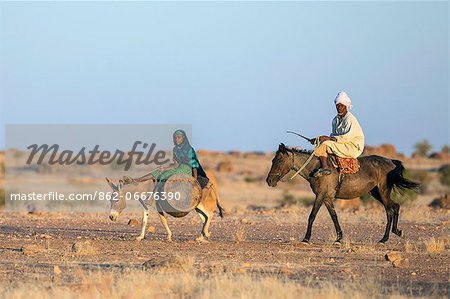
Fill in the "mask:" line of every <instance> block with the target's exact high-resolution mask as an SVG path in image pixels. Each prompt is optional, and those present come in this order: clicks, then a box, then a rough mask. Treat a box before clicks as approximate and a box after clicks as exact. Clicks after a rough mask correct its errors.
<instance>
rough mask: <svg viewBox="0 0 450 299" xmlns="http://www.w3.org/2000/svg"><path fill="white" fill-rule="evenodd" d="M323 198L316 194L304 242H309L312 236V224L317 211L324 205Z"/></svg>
mask: <svg viewBox="0 0 450 299" xmlns="http://www.w3.org/2000/svg"><path fill="white" fill-rule="evenodd" d="M322 203H323V198H322V197H318V196H316V200H315V201H314V206H313V208H312V210H311V214H309V218H308V228H307V230H306V234H305V237H304V238H303V241H302V242H303V243H309V239H310V238H311V232H312V225H313V223H314V219H316V215H317V212H318V211H319V209H320V207H321V206H322Z"/></svg>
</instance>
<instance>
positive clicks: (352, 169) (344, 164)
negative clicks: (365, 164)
mask: <svg viewBox="0 0 450 299" xmlns="http://www.w3.org/2000/svg"><path fill="white" fill-rule="evenodd" d="M336 163H337V167H338V170H339V173H344V174H347V173H357V172H358V171H359V168H360V165H359V161H358V159H354V158H341V157H338V156H336Z"/></svg>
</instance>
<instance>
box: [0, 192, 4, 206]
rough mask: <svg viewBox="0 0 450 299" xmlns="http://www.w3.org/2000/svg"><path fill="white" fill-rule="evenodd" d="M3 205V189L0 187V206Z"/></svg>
mask: <svg viewBox="0 0 450 299" xmlns="http://www.w3.org/2000/svg"><path fill="white" fill-rule="evenodd" d="M4 206H5V189H3V188H2V189H0V207H4Z"/></svg>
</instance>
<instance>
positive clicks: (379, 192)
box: [370, 187, 394, 244]
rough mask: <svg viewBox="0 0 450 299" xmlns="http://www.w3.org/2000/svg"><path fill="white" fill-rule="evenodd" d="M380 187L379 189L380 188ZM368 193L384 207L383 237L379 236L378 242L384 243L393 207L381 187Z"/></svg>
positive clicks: (387, 238) (390, 222)
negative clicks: (384, 224)
mask: <svg viewBox="0 0 450 299" xmlns="http://www.w3.org/2000/svg"><path fill="white" fill-rule="evenodd" d="M380 189H381V190H380ZM370 194H371V195H372V196H373V197H375V199H376V200H378V201H379V202H381V203H382V204H383V206H384V209H385V210H386V218H387V223H386V229H385V231H384V235H383V238H381V240H380V241H378V243H383V244H384V243H386V242H387V240H389V232H390V230H391V225H392V220H393V218H394V209H393V208H392V205H390V198H389V196H385V191H384V189H383V187H376V188H374V189H372V190H371V191H370Z"/></svg>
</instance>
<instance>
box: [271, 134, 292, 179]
mask: <svg viewBox="0 0 450 299" xmlns="http://www.w3.org/2000/svg"><path fill="white" fill-rule="evenodd" d="M290 169H291V161H290V159H289V151H288V149H287V147H286V146H285V145H284V144H283V143H281V144H280V145H279V146H278V151H277V152H276V153H275V157H274V158H273V159H272V168H270V171H269V174H268V175H267V179H266V182H267V185H269V186H270V187H275V186H276V185H277V183H278V182H279V181H280V180H281V179H282V178H283V177H284V176H285V175H286V174H287V173H288V172H289V171H290Z"/></svg>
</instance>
